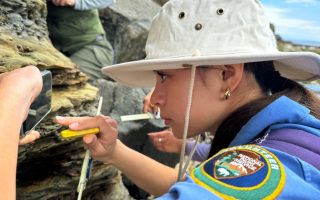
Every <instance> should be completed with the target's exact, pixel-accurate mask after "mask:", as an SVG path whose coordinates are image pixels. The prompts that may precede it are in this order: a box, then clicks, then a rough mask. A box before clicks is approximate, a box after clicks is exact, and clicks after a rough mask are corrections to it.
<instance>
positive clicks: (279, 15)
mask: <svg viewBox="0 0 320 200" xmlns="http://www.w3.org/2000/svg"><path fill="white" fill-rule="evenodd" d="M291 1H294V0H291ZM265 8H266V11H267V15H268V16H269V19H270V21H271V22H272V23H273V24H274V25H275V27H276V33H277V34H279V35H280V36H281V37H283V38H284V39H286V38H290V39H298V40H314V41H320V34H319V33H320V25H319V23H318V22H316V21H310V20H305V19H297V18H293V17H291V16H289V14H290V13H289V11H288V10H285V8H278V7H272V6H265Z"/></svg>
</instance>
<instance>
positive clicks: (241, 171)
mask: <svg viewBox="0 0 320 200" xmlns="http://www.w3.org/2000/svg"><path fill="white" fill-rule="evenodd" d="M263 167H264V162H263V161H260V156H259V155H258V154H257V153H254V152H250V151H247V150H235V151H230V152H226V153H224V154H222V155H221V157H220V159H218V160H217V161H216V162H215V163H214V177H215V178H216V179H223V178H236V177H240V176H246V175H250V174H253V173H255V172H257V171H259V170H260V169H261V168H263Z"/></svg>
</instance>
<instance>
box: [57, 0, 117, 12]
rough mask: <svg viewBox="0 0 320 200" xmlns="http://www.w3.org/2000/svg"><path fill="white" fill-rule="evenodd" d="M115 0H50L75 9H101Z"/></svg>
mask: <svg viewBox="0 0 320 200" xmlns="http://www.w3.org/2000/svg"><path fill="white" fill-rule="evenodd" d="M115 2H116V0H52V3H53V4H54V5H55V6H68V7H73V8H74V9H75V10H91V9H103V8H106V7H108V6H110V5H112V4H113V3H115Z"/></svg>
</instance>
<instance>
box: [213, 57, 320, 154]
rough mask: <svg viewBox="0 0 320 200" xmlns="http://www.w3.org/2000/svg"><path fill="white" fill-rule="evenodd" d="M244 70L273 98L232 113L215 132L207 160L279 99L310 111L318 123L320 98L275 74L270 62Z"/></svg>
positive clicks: (268, 97) (261, 99)
mask: <svg viewBox="0 0 320 200" xmlns="http://www.w3.org/2000/svg"><path fill="white" fill-rule="evenodd" d="M244 70H245V73H251V74H253V75H254V77H255V79H256V81H257V83H258V85H259V87H260V88H261V90H262V91H263V92H265V93H266V94H267V93H270V92H271V93H272V95H266V96H265V97H262V98H259V99H256V100H254V101H251V102H249V103H247V104H245V105H243V106H241V107H240V108H238V109H237V110H235V111H234V112H233V113H231V114H230V115H229V116H228V117H227V118H226V119H225V120H224V121H223V122H222V124H221V125H220V126H219V128H218V129H217V132H216V134H215V136H214V139H213V141H212V144H211V149H210V153H209V156H208V158H210V157H211V156H213V155H214V154H215V153H217V152H218V151H219V150H221V149H223V148H226V147H228V145H229V144H230V142H231V141H232V140H233V139H234V137H235V136H236V134H237V133H238V132H239V131H240V129H241V128H242V126H244V125H245V124H246V123H247V122H248V121H249V119H250V118H251V117H253V116H254V115H255V114H256V113H258V112H259V111H260V110H261V109H263V108H264V107H266V106H267V105H268V104H270V103H271V102H272V101H274V100H275V99H277V98H279V97H280V96H283V95H284V96H287V97H289V98H290V99H292V100H294V101H296V102H298V103H300V104H302V105H304V106H305V107H307V108H308V109H310V111H311V114H312V115H313V116H315V117H316V118H318V119H320V106H319V105H320V100H319V98H318V97H317V96H316V95H315V94H314V93H313V92H310V91H309V90H307V89H306V88H304V87H303V86H302V85H301V84H299V83H297V82H295V81H292V80H290V79H287V78H284V77H282V76H281V75H280V74H279V72H278V71H276V70H275V68H274V65H273V62H272V61H265V62H255V63H246V64H245V66H244ZM231 124H232V125H231Z"/></svg>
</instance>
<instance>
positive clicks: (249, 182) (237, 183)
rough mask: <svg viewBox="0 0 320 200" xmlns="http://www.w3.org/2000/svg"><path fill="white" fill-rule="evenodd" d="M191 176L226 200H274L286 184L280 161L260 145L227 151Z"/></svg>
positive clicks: (210, 160)
mask: <svg viewBox="0 0 320 200" xmlns="http://www.w3.org/2000/svg"><path fill="white" fill-rule="evenodd" d="M190 175H191V178H192V179H193V180H194V181H195V182H196V183H197V184H199V185H201V186H203V187H205V188H207V189H208V190H210V191H212V192H213V193H215V194H217V195H218V196H220V197H223V198H224V199H264V198H268V199H269V198H270V199H274V198H276V197H277V196H278V195H279V194H280V193H281V191H282V189H283V187H284V184H285V172H284V169H283V166H282V164H281V162H280V161H279V159H278V158H277V157H276V156H275V155H274V154H273V153H271V152H269V151H268V150H266V149H265V148H263V147H260V146H257V145H243V146H236V147H231V148H227V149H223V150H221V151H220V152H218V153H217V154H216V155H214V156H213V157H211V158H210V159H208V160H207V161H205V162H204V163H202V164H201V165H200V166H199V167H197V168H195V169H194V170H193V171H192V172H191V174H190Z"/></svg>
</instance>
